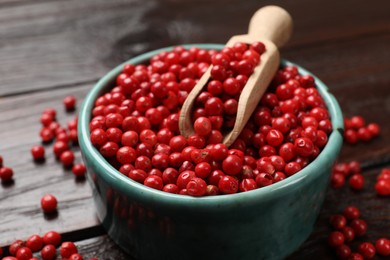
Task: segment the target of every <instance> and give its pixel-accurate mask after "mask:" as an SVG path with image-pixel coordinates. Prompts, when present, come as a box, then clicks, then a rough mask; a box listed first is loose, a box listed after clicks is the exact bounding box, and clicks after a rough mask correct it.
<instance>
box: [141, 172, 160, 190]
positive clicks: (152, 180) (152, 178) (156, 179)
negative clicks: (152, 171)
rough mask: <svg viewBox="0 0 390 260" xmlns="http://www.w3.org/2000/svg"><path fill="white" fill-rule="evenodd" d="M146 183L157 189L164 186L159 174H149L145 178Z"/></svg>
mask: <svg viewBox="0 0 390 260" xmlns="http://www.w3.org/2000/svg"><path fill="white" fill-rule="evenodd" d="M144 185H145V186H147V187H150V188H153V189H156V190H162V189H163V187H164V183H163V180H162V178H161V177H160V176H157V175H149V176H148V177H146V178H145V180H144Z"/></svg>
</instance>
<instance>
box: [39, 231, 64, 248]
mask: <svg viewBox="0 0 390 260" xmlns="http://www.w3.org/2000/svg"><path fill="white" fill-rule="evenodd" d="M42 239H43V243H44V244H45V245H53V246H55V247H57V246H59V245H60V244H61V239H62V238H61V234H60V233H58V232H56V231H49V232H47V233H46V234H44V235H43V238H42Z"/></svg>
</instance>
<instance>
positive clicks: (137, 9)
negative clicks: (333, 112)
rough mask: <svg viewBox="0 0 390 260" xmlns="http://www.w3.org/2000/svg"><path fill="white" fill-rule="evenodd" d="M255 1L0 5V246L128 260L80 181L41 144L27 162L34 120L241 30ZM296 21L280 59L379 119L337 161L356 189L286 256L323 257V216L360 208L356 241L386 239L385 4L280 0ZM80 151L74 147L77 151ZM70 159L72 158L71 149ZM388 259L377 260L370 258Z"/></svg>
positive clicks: (388, 53)
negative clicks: (35, 244)
mask: <svg viewBox="0 0 390 260" xmlns="http://www.w3.org/2000/svg"><path fill="white" fill-rule="evenodd" d="M271 2H272V1H262V0H246V1H240V0H215V1H195V0H187V1H174V0H170V1H169V0H164V1H163V0H161V1H158V0H152V1H142V0H130V1H125V0H110V1H106V0H84V1H79V0H67V1H65V0H58V1H49V0H35V1H32V0H1V1H0V154H1V155H2V156H3V157H4V164H5V165H6V166H10V167H12V168H13V169H14V172H15V174H14V182H13V183H11V184H2V185H1V186H0V246H3V247H6V246H7V245H8V244H9V243H11V242H12V241H14V240H15V239H26V238H27V237H28V236H30V235H32V234H35V233H37V234H41V235H42V234H43V233H45V232H46V231H48V230H57V231H59V232H61V233H62V234H63V237H64V240H73V241H77V245H78V246H79V249H80V252H81V253H82V254H83V255H84V256H85V257H86V258H88V257H98V258H99V259H117V260H118V259H128V258H129V257H128V256H126V255H125V254H124V253H123V252H122V251H121V250H120V249H119V248H118V247H117V246H116V245H115V244H114V243H113V242H112V241H111V240H110V238H109V237H107V235H106V234H105V231H104V230H103V229H102V227H101V226H100V224H99V221H98V220H97V218H96V216H95V212H94V205H93V202H92V198H91V189H90V188H89V185H88V183H86V182H85V181H76V180H75V178H74V176H73V175H72V173H71V172H70V171H69V170H68V169H64V168H62V167H61V165H60V163H59V162H58V161H56V160H55V158H54V156H53V154H52V152H51V149H52V147H51V145H46V148H47V149H46V152H47V158H46V161H45V162H44V163H41V164H36V163H34V162H33V161H32V158H31V155H30V151H29V150H30V148H31V147H32V146H33V145H35V144H39V143H40V138H39V135H38V132H39V130H40V123H39V117H40V114H41V112H42V111H43V110H44V109H45V108H46V107H53V108H55V109H57V111H58V118H59V121H60V122H61V124H63V125H66V123H67V122H68V121H69V120H71V119H72V118H74V116H75V114H76V113H65V111H64V109H63V106H62V99H63V98H64V97H65V96H66V95H70V94H72V95H75V96H76V97H77V98H78V105H79V106H80V104H81V101H82V99H83V97H84V96H85V95H86V93H87V92H88V91H89V90H90V88H91V87H92V86H93V85H94V83H95V82H96V81H97V80H98V79H99V78H100V77H101V76H102V75H104V73H105V72H107V71H108V70H110V68H112V67H113V66H115V65H116V64H119V63H121V62H123V61H125V60H127V59H129V58H131V57H133V56H134V55H137V54H140V53H143V52H145V51H148V50H152V49H156V48H160V47H164V46H168V45H177V44H183V43H201V42H212V43H224V42H225V41H226V40H227V39H229V37H230V36H231V35H234V34H241V33H245V32H246V30H247V26H248V21H249V17H250V16H251V15H252V14H253V13H254V11H255V10H257V9H258V8H259V7H261V6H264V5H266V4H270V3H271ZM278 4H279V5H280V6H282V7H284V8H286V9H287V10H288V11H289V12H290V13H291V15H292V16H293V19H294V22H295V28H294V34H293V37H292V39H291V40H290V42H289V43H288V44H287V45H286V46H285V47H284V48H283V49H282V50H281V53H282V57H284V58H286V59H289V60H292V61H294V62H296V63H298V64H300V65H302V66H303V67H305V68H307V69H309V70H310V71H312V72H313V73H314V74H316V75H317V76H318V77H319V78H321V79H322V80H323V81H324V82H326V83H327V85H328V86H329V88H330V90H331V92H333V93H334V94H335V96H336V97H337V98H338V100H339V102H340V105H341V107H342V110H343V112H344V114H345V116H352V115H357V114H359V115H362V116H364V117H365V118H366V120H367V121H369V122H377V123H379V124H380V126H381V130H382V134H381V136H380V137H379V138H377V139H375V140H374V141H372V142H370V143H368V144H358V145H355V146H350V145H344V147H343V150H342V153H341V155H340V161H351V160H359V161H360V162H362V163H363V165H364V166H365V168H364V171H363V175H364V176H365V177H366V178H365V180H366V183H365V187H364V190H363V191H360V192H354V191H352V190H351V189H350V188H349V187H348V185H347V186H345V187H343V188H342V189H339V190H333V189H331V188H329V190H328V194H327V197H326V201H325V204H324V207H323V210H322V212H321V215H320V217H319V219H318V221H317V224H316V227H315V229H314V231H313V233H312V235H311V236H310V238H309V239H308V240H307V241H306V243H305V244H304V245H303V246H302V247H301V248H300V249H299V250H298V251H297V252H295V253H294V254H293V255H291V256H290V257H289V259H314V258H317V259H331V258H334V257H335V255H334V254H333V252H332V250H331V249H330V248H329V247H328V246H327V245H326V237H327V235H328V233H329V232H330V228H329V225H328V218H329V216H330V215H331V214H334V213H339V212H340V211H341V210H342V209H343V208H344V207H345V206H346V205H349V204H356V205H359V207H360V209H361V211H362V218H364V219H365V220H367V222H368V223H369V230H368V234H367V236H366V237H364V239H362V240H360V241H363V240H368V241H375V239H377V238H378V237H381V236H387V237H389V235H390V206H389V205H390V204H389V202H390V201H389V198H380V197H377V196H376V195H375V192H374V188H373V186H374V183H375V178H376V175H377V174H378V173H379V171H380V169H381V168H382V167H385V166H386V164H388V163H389V158H390V157H389V154H390V124H389V117H390V105H389V104H390V73H389V71H390V2H389V1H387V0H378V1H374V2H373V1H363V0H345V1H337V0H327V1H310V0H298V1H287V0H284V1H278ZM76 150H77V148H76ZM77 161H80V154H79V152H77ZM45 193H52V194H55V195H56V196H57V198H58V200H59V208H58V214H57V215H55V216H53V217H45V216H44V215H43V213H42V212H41V210H40V207H39V201H40V198H41V196H42V195H43V194H45ZM377 259H384V258H379V257H378V258H377Z"/></svg>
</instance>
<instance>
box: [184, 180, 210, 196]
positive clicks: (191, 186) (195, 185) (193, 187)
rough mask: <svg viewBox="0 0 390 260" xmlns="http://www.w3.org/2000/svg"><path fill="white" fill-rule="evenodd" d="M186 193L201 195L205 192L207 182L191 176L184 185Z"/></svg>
mask: <svg viewBox="0 0 390 260" xmlns="http://www.w3.org/2000/svg"><path fill="white" fill-rule="evenodd" d="M186 189H187V194H188V195H190V196H196V197H199V196H203V195H205V194H206V192H207V184H206V182H205V181H204V180H203V179H201V178H197V177H195V178H192V179H191V180H190V181H189V182H188V183H187V186H186Z"/></svg>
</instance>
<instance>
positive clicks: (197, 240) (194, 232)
mask: <svg viewBox="0 0 390 260" xmlns="http://www.w3.org/2000/svg"><path fill="white" fill-rule="evenodd" d="M193 46H196V47H199V48H205V49H221V48H222V47H223V45H218V44H197V45H187V46H185V47H193ZM170 49H171V48H164V49H159V50H155V51H152V52H148V53H145V54H143V55H140V56H137V57H135V58H133V59H131V60H129V61H127V63H132V64H140V63H145V62H147V61H148V60H149V58H151V57H152V56H153V55H155V54H157V53H159V52H161V51H163V50H170ZM286 65H294V66H297V65H296V64H293V63H291V62H288V61H282V62H281V66H286ZM122 66H123V64H121V65H119V66H117V67H116V68H115V69H113V70H112V71H110V72H109V73H108V74H107V75H105V76H104V77H103V78H102V79H101V80H100V81H99V82H98V83H97V84H96V85H95V86H94V87H93V88H92V90H91V91H90V92H89V94H88V95H87V96H86V98H85V100H84V103H83V106H82V108H81V111H80V115H79V125H78V133H79V143H80V146H81V151H82V155H83V158H84V161H85V163H86V165H87V168H88V174H87V176H88V181H89V183H90V184H91V186H92V190H93V198H94V202H95V205H96V210H97V215H98V217H99V219H100V221H101V222H102V224H103V226H104V227H105V228H106V230H107V232H108V234H109V236H110V237H111V238H112V239H113V240H114V241H115V242H116V243H117V244H118V245H119V246H120V247H121V248H122V249H123V250H124V251H126V252H127V253H128V254H129V255H130V256H132V257H133V258H135V259H159V260H161V259H169V260H175V259H197V260H199V259H202V260H204V259H234V260H237V259H249V260H254V259H273V260H274V259H282V258H284V257H286V256H288V255H289V254H290V253H292V252H293V251H294V250H296V249H297V248H298V247H299V246H300V245H301V244H302V243H303V242H304V241H305V240H306V239H307V237H308V236H309V235H310V233H311V231H312V229H313V226H314V224H315V221H316V219H317V217H318V214H319V212H320V208H321V206H322V204H323V201H324V196H325V191H326V188H327V185H328V183H329V179H330V173H331V167H332V165H333V164H334V163H335V161H336V157H337V155H338V154H339V151H340V148H341V145H342V132H343V117H342V113H341V111H340V107H339V105H338V103H337V101H336V99H335V98H334V96H333V95H332V94H330V93H329V91H328V88H327V87H326V86H325V84H324V83H322V82H321V81H320V80H319V79H318V78H316V77H314V78H315V80H316V82H317V87H318V89H319V91H320V93H321V95H322V97H323V98H324V100H325V102H326V105H327V107H328V110H329V112H330V116H331V121H332V124H333V131H332V133H331V135H330V137H329V141H328V143H327V145H326V146H325V148H324V149H323V151H322V152H321V153H320V155H319V156H318V157H317V158H316V159H315V160H314V161H313V162H311V163H310V164H309V165H308V166H307V167H305V168H304V169H302V170H301V171H300V172H298V173H296V174H295V175H293V176H291V177H289V178H286V179H285V180H283V181H280V182H278V183H275V184H273V185H270V186H267V187H263V188H261V189H257V190H253V191H250V192H244V193H238V194H233V195H221V196H214V197H201V198H194V197H190V196H182V195H175V194H169V193H165V192H162V191H158V190H154V189H151V188H148V187H146V186H144V185H141V184H139V183H136V182H134V181H132V180H131V179H130V178H127V177H125V176H124V175H122V174H120V173H119V172H118V171H117V170H116V169H115V168H114V167H112V166H111V165H110V164H109V163H108V162H107V161H106V160H105V159H104V158H103V156H102V155H100V153H99V151H98V150H96V149H95V148H94V147H93V146H92V144H91V143H90V141H89V122H90V120H91V111H92V108H93V105H94V102H95V100H96V99H97V97H99V95H101V94H102V93H104V92H106V91H107V90H108V89H109V88H111V87H113V84H114V82H115V77H116V75H118V74H119V73H120V71H121V69H122ZM297 67H298V68H299V72H300V73H301V74H310V75H312V74H311V73H310V72H308V71H307V70H305V69H303V68H301V67H299V66H297Z"/></svg>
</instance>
